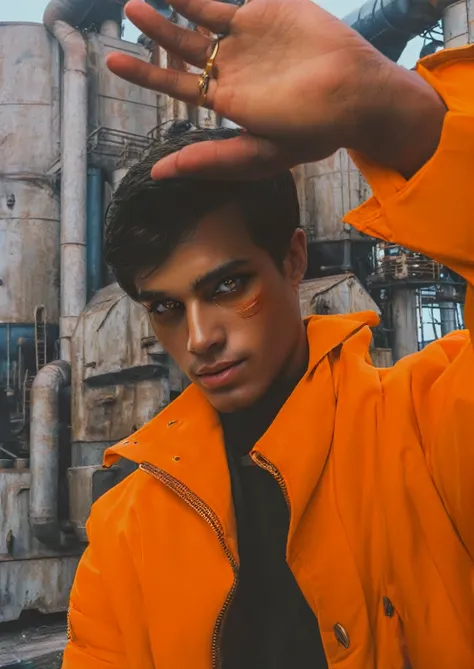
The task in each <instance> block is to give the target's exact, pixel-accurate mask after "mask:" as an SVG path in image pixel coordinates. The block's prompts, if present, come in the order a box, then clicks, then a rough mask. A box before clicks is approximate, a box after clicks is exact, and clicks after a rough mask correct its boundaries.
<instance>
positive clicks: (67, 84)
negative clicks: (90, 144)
mask: <svg viewBox="0 0 474 669" xmlns="http://www.w3.org/2000/svg"><path fill="white" fill-rule="evenodd" d="M83 4H84V3H83ZM89 4H90V3H89ZM51 6H53V9H56V10H58V2H57V0H53V2H52V3H50V5H48V7H47V8H46V11H45V14H44V21H45V25H46V27H47V28H48V30H50V32H51V33H52V34H53V35H54V36H55V37H56V39H57V40H58V42H59V44H60V45H61V47H62V50H63V52H64V97H63V122H62V129H63V133H62V150H61V288H60V302H61V304H60V347H61V358H62V359H63V360H70V359H71V350H70V349H71V336H72V333H73V331H74V328H75V325H76V321H77V318H78V317H79V315H80V314H81V312H82V310H83V308H84V306H85V304H86V199H87V194H86V185H87V181H86V180H87V46H86V43H85V41H84V38H83V37H82V35H81V33H80V32H79V31H78V30H76V29H74V28H72V27H71V26H70V25H69V24H68V23H65V22H64V21H63V20H61V18H60V17H61V16H62V14H61V12H60V11H56V14H55V12H54V11H52V8H51Z"/></svg>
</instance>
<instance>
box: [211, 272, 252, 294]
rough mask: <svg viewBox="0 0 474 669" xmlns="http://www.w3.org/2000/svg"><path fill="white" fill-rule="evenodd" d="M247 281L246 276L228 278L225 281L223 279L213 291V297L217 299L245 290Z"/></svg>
mask: <svg viewBox="0 0 474 669" xmlns="http://www.w3.org/2000/svg"><path fill="white" fill-rule="evenodd" d="M248 280H249V277H248V276H230V277H228V278H227V279H224V280H223V281H221V282H220V284H219V285H218V286H217V288H216V290H215V291H214V297H215V298H216V297H217V298H218V297H222V296H225V295H231V294H233V293H238V292H240V291H241V290H242V289H243V288H245V286H246V284H247V282H248Z"/></svg>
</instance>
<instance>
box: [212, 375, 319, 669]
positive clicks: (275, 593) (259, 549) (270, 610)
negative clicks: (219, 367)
mask: <svg viewBox="0 0 474 669" xmlns="http://www.w3.org/2000/svg"><path fill="white" fill-rule="evenodd" d="M302 375H303V371H301V372H300V373H299V374H297V375H295V376H293V377H292V378H291V379H281V380H279V381H277V382H276V383H274V384H272V388H271V390H270V391H269V392H268V393H267V394H266V395H265V396H264V397H263V398H262V399H261V400H259V402H257V403H256V404H254V405H253V406H252V407H250V408H249V409H245V410H244V411H239V412H236V413H233V414H221V415H220V420H221V424H222V428H223V432H224V441H225V446H226V451H227V459H228V463H229V470H230V476H231V484H232V496H233V501H234V508H235V514H236V520H237V534H238V545H239V558H240V571H239V585H238V588H237V592H236V594H235V597H234V600H233V602H232V604H231V606H230V608H229V611H228V614H227V616H226V621H225V625H224V630H223V638H222V646H221V648H222V653H223V669H310V668H311V669H326V667H327V662H326V658H325V655H324V651H323V646H322V641H321V635H320V631H319V626H318V622H317V620H316V617H315V615H314V613H313V612H312V610H311V608H310V607H309V605H308V603H307V602H306V600H305V598H304V597H303V594H302V592H301V590H300V589H299V586H298V584H297V583H296V580H295V578H294V576H293V574H292V572H291V570H290V568H289V567H288V564H287V562H286V541H287V536H288V527H289V511H288V508H287V505H286V502H285V499H284V497H283V493H282V491H281V489H280V487H279V485H278V483H277V482H276V481H275V479H274V478H273V477H272V476H271V475H270V474H269V473H268V472H266V471H265V470H263V469H261V468H260V467H257V466H252V465H250V464H249V458H246V457H245V456H246V455H247V454H248V453H249V452H250V451H251V449H252V448H253V446H254V444H255V443H256V442H257V441H258V440H259V439H260V437H261V436H263V434H264V433H265V432H266V431H267V429H268V428H269V427H270V425H271V423H272V422H273V420H274V419H275V417H276V415H277V414H278V412H279V411H280V409H281V407H282V406H283V404H284V403H285V402H286V400H287V399H288V397H289V396H290V395H291V393H292V392H293V390H294V388H295V386H296V384H297V383H298V381H299V380H300V378H301V377H302Z"/></svg>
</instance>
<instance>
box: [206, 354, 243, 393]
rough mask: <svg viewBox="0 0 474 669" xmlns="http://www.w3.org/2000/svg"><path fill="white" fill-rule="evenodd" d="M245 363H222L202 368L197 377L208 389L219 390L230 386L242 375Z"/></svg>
mask: <svg viewBox="0 0 474 669" xmlns="http://www.w3.org/2000/svg"><path fill="white" fill-rule="evenodd" d="M243 364H244V361H242V360H241V361H238V362H222V363H219V364H218V365H212V366H209V367H202V368H201V369H200V370H199V372H198V373H197V374H196V376H197V377H198V379H199V383H200V384H201V385H202V386H204V387H205V388H208V389H210V390H211V389H217V388H222V387H224V386H228V385H229V384H230V383H232V382H233V381H234V380H235V378H236V377H237V375H238V374H239V373H240V371H241V368H242V365H243Z"/></svg>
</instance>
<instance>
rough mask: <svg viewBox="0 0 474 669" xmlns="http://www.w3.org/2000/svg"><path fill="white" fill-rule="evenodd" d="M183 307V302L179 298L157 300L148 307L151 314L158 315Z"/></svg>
mask: <svg viewBox="0 0 474 669" xmlns="http://www.w3.org/2000/svg"><path fill="white" fill-rule="evenodd" d="M181 307H182V304H181V302H178V301H177V300H162V301H161V302H155V303H154V304H152V305H151V306H150V307H149V308H148V311H149V312H150V313H151V314H156V315H157V316H161V315H162V314H168V313H171V312H176V311H177V310H179V309H181Z"/></svg>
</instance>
